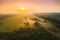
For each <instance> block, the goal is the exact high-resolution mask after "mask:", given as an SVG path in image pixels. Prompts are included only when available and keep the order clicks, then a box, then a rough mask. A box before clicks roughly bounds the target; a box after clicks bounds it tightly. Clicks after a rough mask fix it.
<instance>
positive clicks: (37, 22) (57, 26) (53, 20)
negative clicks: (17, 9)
mask: <svg viewBox="0 0 60 40" xmlns="http://www.w3.org/2000/svg"><path fill="white" fill-rule="evenodd" d="M59 17H60V14H59V13H55V14H54V13H52V14H47V13H46V14H44V15H43V14H33V15H30V16H26V15H25V16H23V15H21V14H0V35H1V36H0V40H60V18H59ZM3 35H4V36H3ZM4 38H5V39H4Z"/></svg>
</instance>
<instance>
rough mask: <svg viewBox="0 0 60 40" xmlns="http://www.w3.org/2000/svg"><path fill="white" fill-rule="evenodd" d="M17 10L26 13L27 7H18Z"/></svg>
mask: <svg viewBox="0 0 60 40" xmlns="http://www.w3.org/2000/svg"><path fill="white" fill-rule="evenodd" d="M18 12H20V13H27V12H28V9H27V8H26V7H24V6H23V7H19V8H18Z"/></svg>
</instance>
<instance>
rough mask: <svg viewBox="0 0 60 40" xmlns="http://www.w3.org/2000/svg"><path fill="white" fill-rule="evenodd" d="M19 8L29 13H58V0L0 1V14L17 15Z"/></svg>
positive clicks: (59, 1)
mask: <svg viewBox="0 0 60 40" xmlns="http://www.w3.org/2000/svg"><path fill="white" fill-rule="evenodd" d="M21 7H24V8H25V9H26V10H28V11H29V12H31V13H35V12H60V0H0V12H7V13H18V10H20V9H21Z"/></svg>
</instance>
